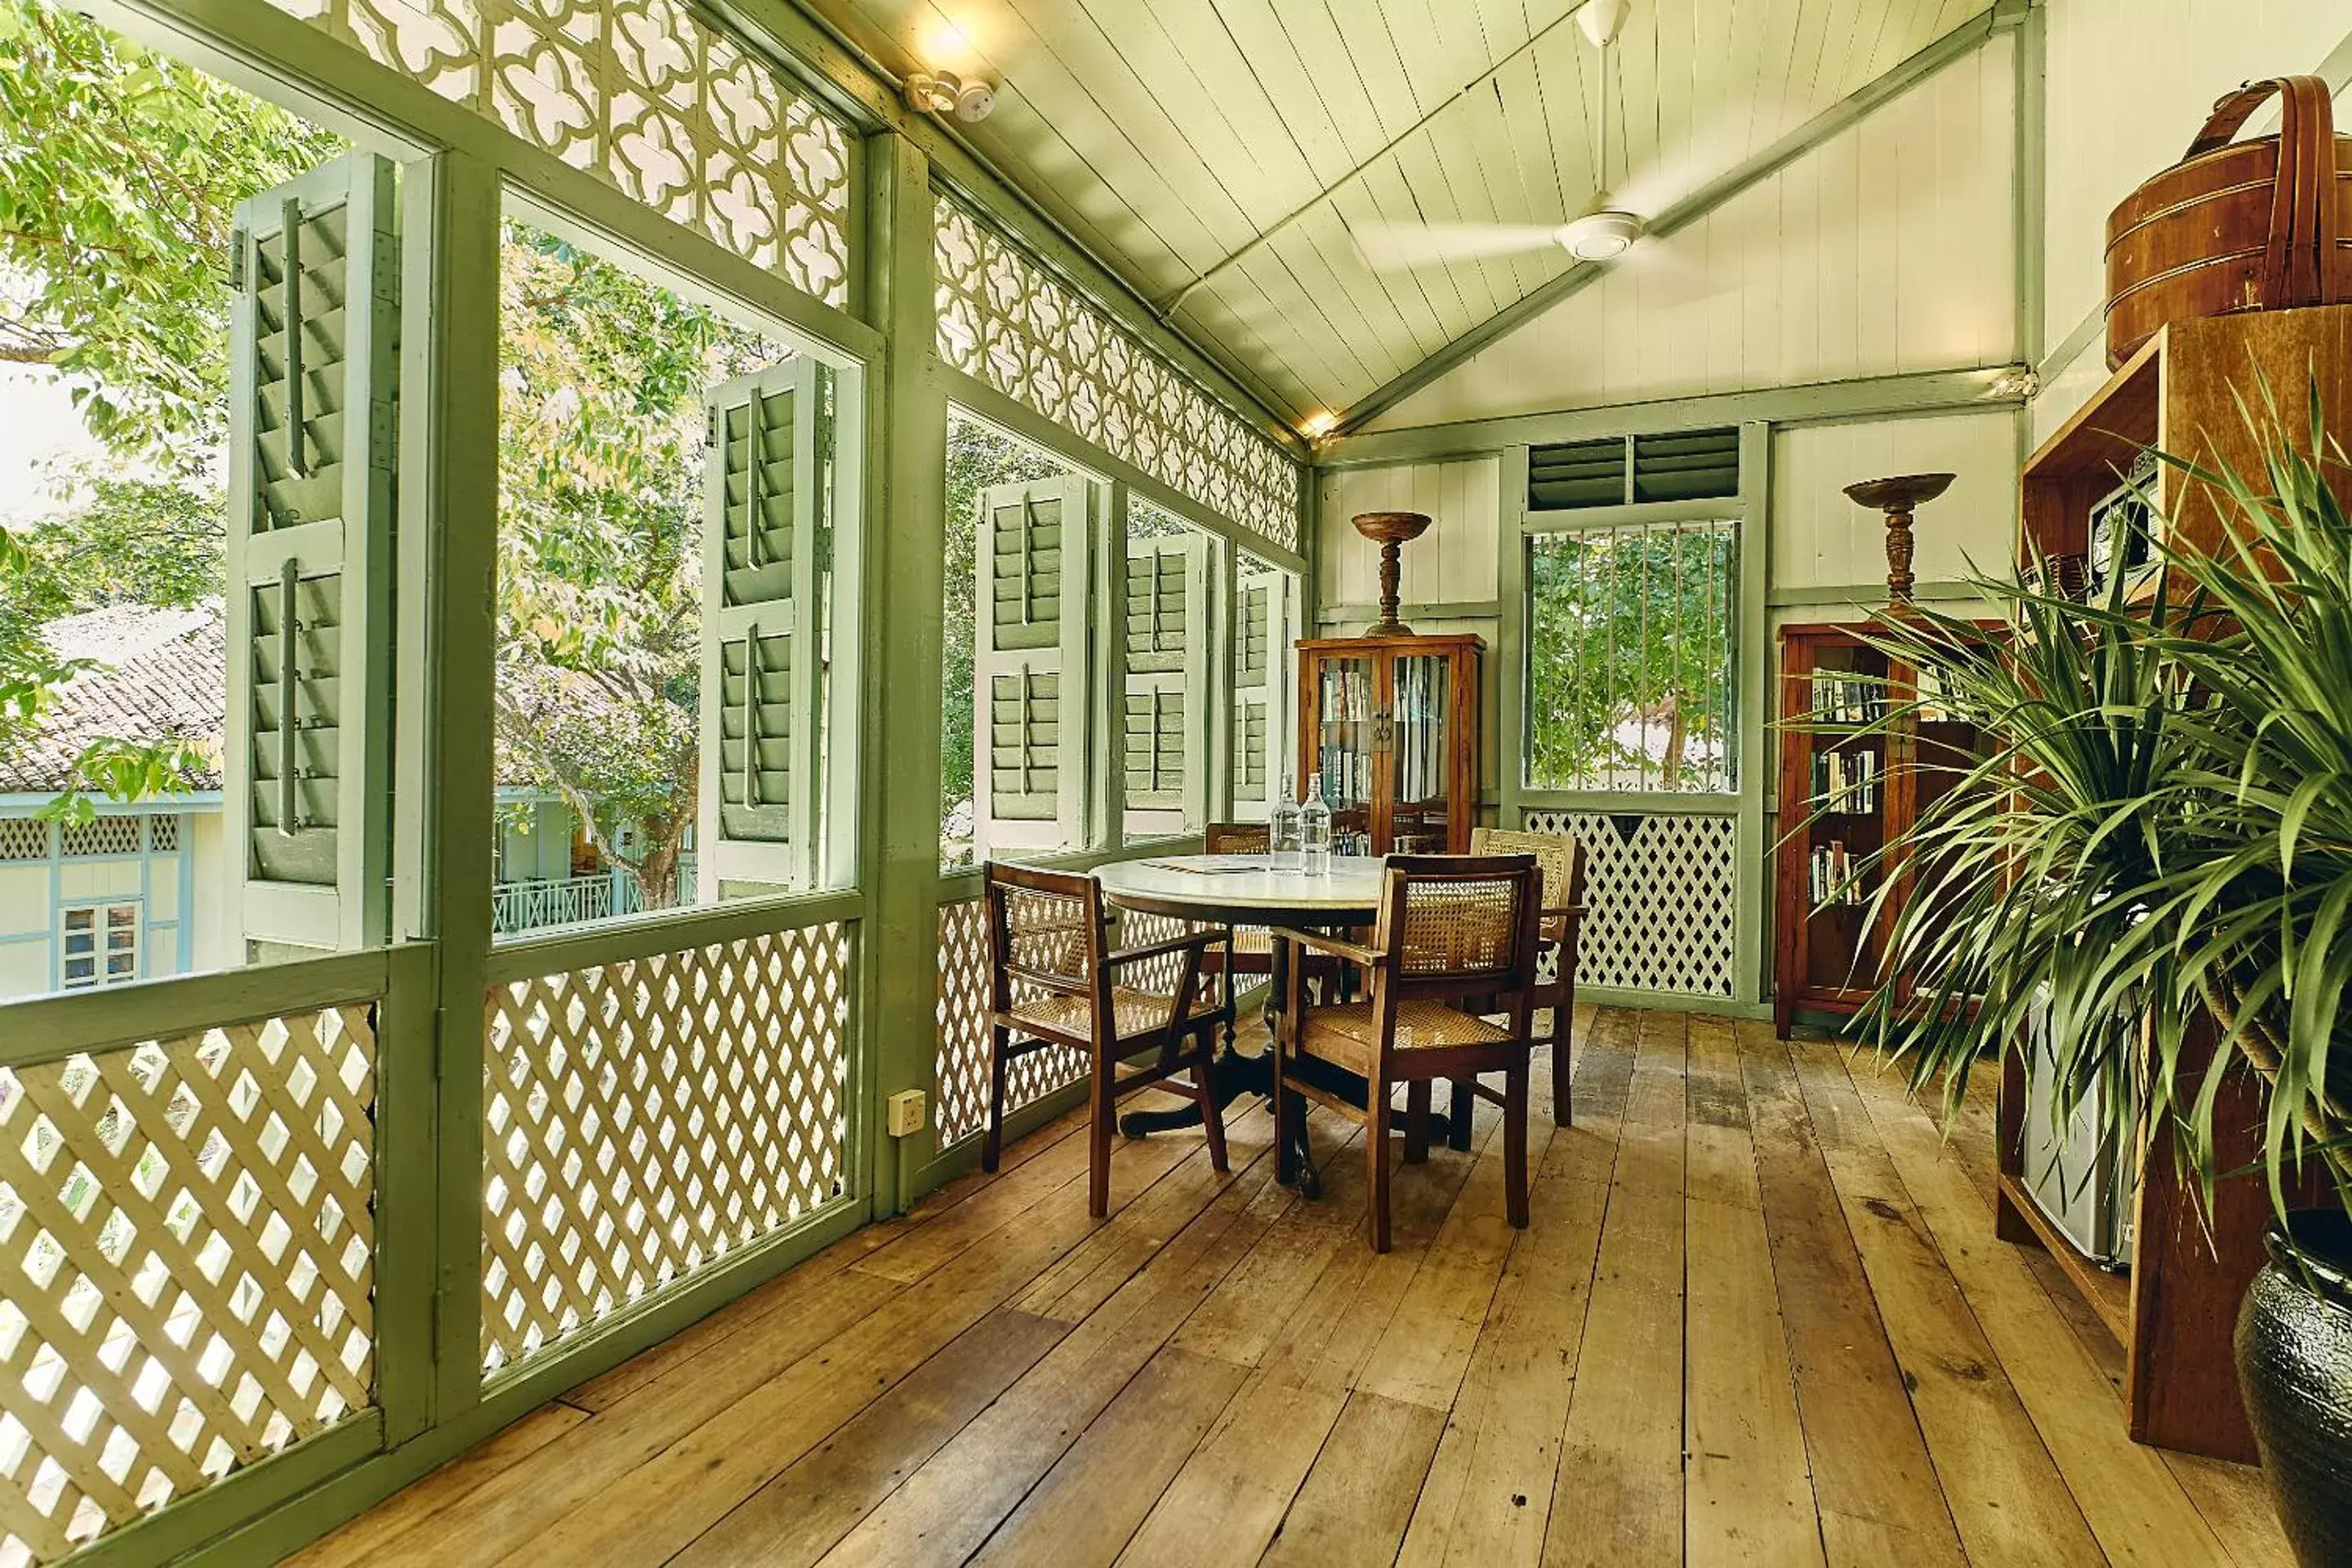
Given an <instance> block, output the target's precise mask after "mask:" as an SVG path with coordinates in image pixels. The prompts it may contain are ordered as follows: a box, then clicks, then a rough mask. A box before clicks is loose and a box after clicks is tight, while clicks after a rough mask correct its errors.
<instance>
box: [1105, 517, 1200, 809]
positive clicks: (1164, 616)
mask: <svg viewBox="0 0 2352 1568" xmlns="http://www.w3.org/2000/svg"><path fill="white" fill-rule="evenodd" d="M1208 577H1209V541H1208V540H1207V539H1206V538H1205V537H1204V536H1202V535H1201V534H1197V533H1192V532H1185V533H1181V534H1163V535H1158V536H1154V537H1150V538H1145V539H1130V540H1129V541H1128V546H1127V584H1126V600H1127V604H1126V617H1125V627H1126V632H1125V636H1126V639H1127V646H1126V648H1125V650H1124V651H1125V655H1126V667H1127V678H1126V679H1127V686H1126V690H1125V692H1124V693H1123V702H1122V715H1123V730H1124V734H1123V736H1122V745H1121V756H1122V762H1123V765H1124V768H1125V772H1126V785H1127V809H1128V811H1129V812H1130V813H1133V812H1137V811H1150V812H1175V813H1180V814H1181V815H1180V816H1175V817H1171V818H1169V819H1167V820H1164V821H1156V822H1155V821H1149V820H1147V821H1145V822H1142V823H1137V822H1133V821H1130V822H1129V825H1128V827H1129V832H1136V831H1144V832H1149V831H1152V830H1155V829H1157V830H1160V831H1165V832H1169V833H1181V832H1182V831H1183V830H1184V828H1185V827H1186V826H1195V825H1197V824H1198V823H1199V822H1200V821H1201V820H1202V817H1203V816H1205V812H1204V810H1203V809H1202V805H1203V803H1202V800H1198V799H1195V796H1196V795H1199V794H1200V792H1201V786H1202V784H1205V783H1206V779H1207V773H1208V749H1207V746H1206V744H1205V741H1204V738H1203V737H1202V736H1201V735H1198V734H1196V733H1195V726H1193V725H1192V724H1190V723H1188V722H1187V721H1186V706H1187V701H1188V700H1197V696H1196V694H1205V693H1206V692H1207V691H1208V689H1209V687H1208V673H1209V668H1208V658H1207V656H1208V654H1209V651H1210V649H1209V642H1210V639H1209V638H1208V637H1205V636H1203V635H1202V633H1203V631H1204V630H1205V629H1206V627H1207V626H1208V605H1209V581H1208Z"/></svg>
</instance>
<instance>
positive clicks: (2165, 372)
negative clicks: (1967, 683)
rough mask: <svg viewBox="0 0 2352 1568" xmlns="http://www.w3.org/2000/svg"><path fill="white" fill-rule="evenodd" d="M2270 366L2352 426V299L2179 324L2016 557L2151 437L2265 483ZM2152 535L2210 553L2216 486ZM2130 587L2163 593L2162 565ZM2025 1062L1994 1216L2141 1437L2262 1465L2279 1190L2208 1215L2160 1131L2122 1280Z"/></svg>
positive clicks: (2029, 510)
mask: <svg viewBox="0 0 2352 1568" xmlns="http://www.w3.org/2000/svg"><path fill="white" fill-rule="evenodd" d="M2264 378H2266V379H2267V380H2268V382H2269V384H2270V390H2271V393H2272V395H2273V396H2274V397H2275V398H2276V399H2277V401H2278V405H2279V407H2280V410H2281V415H2282V417H2283V421H2284V424H2285V426H2286V427H2287V429H2288V430H2289V431H2290V432H2295V433H2299V434H2301V435H2303V436H2304V437H2305V439H2307V438H2308V431H2309V428H2310V425H2309V415H2308V411H2309V398H2310V395H2311V392H2312V388H2313V386H2314V384H2316V386H2317V389H2318V394H2319V396H2320V400H2321V404H2322V406H2323V408H2324V410H2325V411H2326V416H2327V418H2328V421H2329V423H2330V425H2331V426H2333V427H2334V428H2336V430H2339V431H2340V430H2343V429H2345V428H2347V422H2352V306H2347V305H2323V306H2315V307H2313V308H2311V309H2308V310H2270V311H2262V312H2257V313H2252V314H2246V315H2237V316H2220V317H2213V318H2210V319H2206V320H2197V321H2176V322H2173V323H2172V324H2171V325H2169V326H2167V327H2166V328H2164V329H2163V330H2162V331H2159V332H2158V333H2157V335H2156V336H2155V337H2153V338H2151V339H2150V340H2148V342H2147V343H2146V344H2145V345H2143V346H2142V347H2141V348H2140V350H2139V352H2137V353H2135V354H2133V355H2132V356H2131V358H2130V359H2128V360H2126V362H2125V363H2123V364H2122V366H2120V367H2119V368H2118V369H2117V370H2116V373H2115V374H2113V375H2111V376H2109V377H2108V378H2107V381H2106V383H2105V385H2103V386H2102V387H2101V388H2100V389H2099V390H2098V392H2097V393H2095V395H2093V396H2092V397H2091V398H2090V400H2089V401H2088V402H2086V403H2085V404H2084V405H2083V406H2082V407H2081V408H2080V409H2079V410H2077V411H2076V412H2075V414H2074V416H2073V417H2072V418H2070V419H2068V420H2067V421H2066V422H2065V423H2064V424H2063V425H2062V426H2059V427H2058V428H2057V429H2056V430H2055V431H2053V432H2052V434H2051V436H2050V438H2049V439H2048V440H2046V441H2044V442H2043V443H2042V446H2041V447H2040V448H2039V449H2037V450H2036V451H2035V452H2034V454H2033V456H2032V458H2028V459H2027V461H2026V465H2025V468H2024V471H2023V473H2022V474H2021V476H2020V484H2019V507H2018V520H2019V521H2018V539H2017V561H2018V565H2019V567H2020V569H2021V570H2022V569H2024V568H2026V567H2027V566H2029V565H2030V564H2031V563H2032V559H2033V557H2034V556H2035V555H2036V554H2037V553H2038V554H2039V555H2041V556H2042V557H2044V558H2053V559H2054V558H2060V557H2067V556H2074V557H2083V556H2085V555H2086V554H2087V552H2089V549H2090V542H2091V541H2090V532H2091V511H2092V509H2093V508H2094V507H2095V505H2096V504H2097V503H2098V502H2099V500H2101V498H2103V497H2105V496H2106V495H2109V494H2110V493H2112V492H2113V491H2114V490H2115V489H2116V486H2117V485H2118V484H2119V483H2121V482H2122V479H2123V476H2125V475H2126V474H2127V473H2128V472H2129V471H2130V469H2131V468H2132V466H2133V465H2134V464H2135V463H2136V462H2137V461H2138V460H2139V458H2140V457H2141V455H2142V454H2143V453H2145V452H2147V450H2149V449H2150V448H2151V447H2153V448H2155V449H2157V450H2159V451H2162V452H2165V453H2168V454H2170V455H2172V456H2174V457H2178V458H2186V459H2189V460H2190V461H2193V462H2195V463H2197V464H2198V465H2200V467H2203V468H2209V469H2218V468H2221V467H2224V466H2226V467H2228V468H2232V469H2234V470H2236V471H2237V472H2239V473H2240V474H2242V475H2243V476H2245V477H2247V478H2248V479H2252V480H2253V481H2255V483H2256V484H2257V487H2258V488H2266V487H2264V486H2263V484H2262V480H2263V474H2264V470H2263V466H2262V454H2261V451H2260V448H2259V447H2258V445H2257V441H2256V438H2255V436H2254V434H2253V432H2252V431H2251V430H2249V429H2248V427H2247V424H2246V419H2245V415H2244V413H2243V412H2242V407H2241V399H2242V400H2243V403H2244V405H2247V406H2251V407H2253V408H2256V409H2259V408H2260V407H2261V400H2262V392H2261V381H2262V380H2263V379H2264ZM2330 479H2331V488H2333V489H2335V490H2336V494H2337V495H2338V497H2339V498H2347V497H2352V472H2347V471H2346V470H2345V469H2343V468H2341V467H2340V466H2335V465H2331V466H2330ZM2154 500H2155V507H2154V512H2155V519H2154V524H2153V526H2154V529H2155V531H2157V532H2158V536H2159V537H2161V538H2166V539H2170V540H2173V541H2177V542H2183V543H2188V544H2192V545H2196V546H2200V547H2205V548H2210V547H2211V546H2213V545H2215V544H2218V543H2220V542H2221V527H2222V521H2221V513H2220V511H2219V510H2218V509H2217V508H2216V506H2215V504H2214V500H2213V498H2212V496H2211V495H2210V492H2209V490H2208V488H2207V487H2206V486H2204V485H2202V484H2200V483H2199V482H2197V481H2196V480H2195V479H2193V478H2192V477H2191V476H2189V475H2188V474H2185V473H2183V472H2181V471H2180V470H2179V468H2174V467H2171V466H2169V465H2161V464H2160V465H2159V466H2158V468H2157V471H2156V476H2155V480H2154ZM2160 571H2161V568H2158V570H2157V571H2156V572H2150V573H2148V574H2144V575H2143V576H2141V577H2139V578H2137V579H2136V580H2135V581H2134V582H2133V583H2132V584H2130V587H2131V591H2132V595H2133V596H2134V597H2136V598H2137V599H2138V600H2140V601H2141V602H2146V601H2147V599H2148V598H2150V597H2152V596H2153V595H2154V593H2155V590H2156V587H2157V585H2158V573H2160ZM2213 1047H2214V1035H2213V1030H2212V1026H2211V1024H2210V1021H2209V1020H2205V1019H2202V1018H2199V1019H2194V1020H2191V1024H2190V1037H2189V1040H2188V1042H2187V1043H2186V1044H2185V1046H2184V1048H2183V1058H2184V1059H2183V1064H2182V1077H2183V1079H2184V1082H2185V1084H2186V1085H2187V1086H2188V1088H2187V1089H2186V1090H2185V1092H2190V1093H2193V1092H2194V1091H2195V1086H2196V1084H2197V1082H2198V1080H2199V1079H2200V1078H2201V1077H2202V1075H2203V1071H2204V1070H2205V1064H2206V1063H2207V1062H2209V1061H2210V1058H2211V1057H2212V1054H2213ZM2217 1093H2218V1100H2217V1103H2216V1108H2215V1110H2214V1116H2213V1124H2214V1127H2215V1129H2216V1135H2217V1139H2218V1141H2219V1143H2220V1147H2218V1148H2217V1149H2216V1151H2215V1154H2216V1157H2217V1159H2218V1161H2219V1163H2220V1165H2221V1168H2222V1169H2224V1170H2230V1169H2241V1168H2243V1167H2245V1166H2247V1165H2249V1164H2252V1163H2254V1162H2255V1161H2256V1160H2257V1159H2258V1158H2259V1155H2260V1145H2259V1137H2258V1133H2257V1132H2256V1131H2255V1129H2257V1128H2258V1127H2259V1125H2260V1121H2261V1116H2260V1104H2261V1096H2260V1093H2259V1092H2258V1088H2257V1086H2256V1085H2255V1084H2254V1083H2252V1081H2250V1080H2249V1079H2247V1078H2246V1077H2245V1075H2244V1074H2243V1073H2242V1072H2240V1073H2237V1074H2233V1075H2231V1078H2230V1079H2227V1080H2225V1081H2224V1082H2223V1083H2222V1085H2221V1087H2220V1089H2219V1090H2218V1091H2217ZM2024 1107H2025V1061H2024V1056H2023V1054H2022V1052H2021V1051H2020V1050H2016V1049H2012V1050H2011V1051H2010V1052H2009V1053H2008V1055H2007V1058H2006V1059H2005V1060H2004V1062H2003V1063H2002V1070H2001V1097H2000V1117H1999V1129H2000V1131H1999V1134H1998V1136H1999V1139H2000V1148H1999V1150H1998V1153H1999V1157H2000V1187H1999V1191H1998V1194H1997V1195H1996V1197H1995V1199H1994V1216H1993V1217H1994V1228H1995V1230H1996V1232H1997V1233H1998V1234H1999V1235H2000V1237H2002V1238H2003V1239H2005V1240H2009V1241H2016V1242H2024V1243H2029V1244H2032V1245H2036V1246H2041V1247H2047V1248H2049V1250H2050V1251H2051V1253H2052V1254H2053V1256H2054V1257H2055V1258H2057V1260H2058V1261H2059V1263H2060V1264H2061V1265H2062V1267H2063V1268H2064V1269H2065V1271H2066V1273H2067V1274H2068V1275H2069V1277H2070V1278H2072V1279H2074V1281H2075V1283H2076V1285H2077V1286H2078V1287H2079V1288H2080V1289H2081V1290H2082V1292H2083V1294H2084V1297H2085V1299H2086V1300H2089V1302H2090V1303H2091V1305H2092V1307H2093V1308H2094V1309H2095V1310H2096V1311H2097V1312H2098V1315H2099V1316H2100V1317H2101V1319H2103V1320H2104V1321H2106V1322H2107V1323H2108V1324H2109V1325H2110V1326H2111V1327H2113V1328H2114V1329H2115V1331H2116V1337H2117V1338H2118V1339H2119V1340H2120V1341H2121V1342H2122V1343H2123V1345H2124V1349H2125V1352H2126V1375H2125V1386H2124V1399H2125V1408H2126V1416H2127V1419H2128V1423H2129V1427H2130V1431H2131V1435H2132V1436H2134V1437H2135V1438H2137V1439H2138V1440H2139V1441H2141V1442H2145V1443H2152V1444H2155V1445H2158V1447H2168V1448H2181V1449H2187V1450H2189V1451H2190V1452H2192V1453H2199V1454H2207V1455H2211V1456H2213V1457H2215V1458H2225V1459H2234V1460H2240V1461H2244V1462H2252V1460H2253V1459H2254V1458H2255V1455H2254V1446H2253V1436H2252V1431H2251V1429H2250V1428H2249V1427H2248V1426H2247V1425H2246V1416H2245V1410H2244V1406H2243V1405H2242V1403H2241V1402H2240V1399H2239V1395H2238V1381H2237V1372H2236V1366H2235V1363H2234V1361H2233V1359H2232V1355H2231V1331H2232V1329H2233V1327H2234V1325H2235V1323H2236V1321H2237V1312H2238V1303H2239V1301H2240V1300H2242V1298H2243V1296H2244V1294H2245V1290H2246V1286H2247V1284H2248V1282H2249V1281H2250V1280H2252V1278H2253V1276H2254V1273H2255V1271H2256V1270H2257V1269H2259V1268H2261V1267H2262V1264H2263V1232H2264V1231H2265V1230H2266V1229H2267V1228H2268V1226H2269V1223H2270V1217H2271V1214H2270V1201H2269V1197H2268V1194H2266V1193H2265V1192H2264V1191H2263V1187H2262V1184H2261V1181H2260V1178H2259V1177H2238V1178H2234V1179H2229V1180H2224V1181H2222V1182H2221V1183H2220V1184H2219V1185H2218V1187H2217V1190H2216V1193H2215V1195H2214V1201H2213V1208H2212V1213H2211V1215H2210V1233H2209V1230H2208V1227H2207V1225H2206V1216H2204V1215H2200V1211H2199V1207H2198V1203H2197V1198H2196V1194H2195V1193H2194V1192H2193V1191H2192V1190H2191V1187H2190V1184H2189V1177H2188V1176H2187V1174H2186V1173H2182V1172H2181V1171H2179V1169H2177V1168H2176V1164H2175V1161H2174V1157H2173V1148H2172V1143H2171V1140H2170V1139H2169V1138H2168V1137H2156V1138H2147V1139H2145V1141H2144V1142H2143V1145H2142V1148H2141V1150H2140V1157H2139V1169H2140V1177H2139V1182H2138V1185H2137V1192H2136V1194H2135V1196H2134V1206H2133V1253H2132V1267H2131V1268H2130V1270H2129V1271H2128V1273H2126V1274H2120V1275H2118V1274H2110V1273H2106V1272H2105V1271H2103V1270H2100V1269H2098V1268H2095V1267H2094V1266H2093V1265H2092V1264H2091V1263H2090V1262H2089V1261H2088V1260H2087V1259H2085V1258H2083V1257H2082V1256H2081V1255H2080V1254H2079V1253H2077V1252H2076V1251H2075V1250H2074V1247H2073V1246H2072V1245H2071V1244H2070V1243H2069V1242H2068V1241H2067V1239H2066V1237H2065V1236H2064V1235H2063V1232H2061V1231H2060V1230H2059V1229H2058V1228H2057V1227H2056V1226H2053V1225H2052V1224H2051V1223H2050V1222H2049V1221H2048V1219H2047V1218H2045V1217H2044V1216H2043V1215H2042V1212H2041V1210H2040V1209H2039V1208H2038V1207H2036V1205H2034V1202H2033V1199H2032V1195H2031V1194H2030V1192H2029V1191H2028V1188H2027V1184H2026V1181H2025V1156H2024V1151H2023V1131H2024V1115H2025V1110H2024Z"/></svg>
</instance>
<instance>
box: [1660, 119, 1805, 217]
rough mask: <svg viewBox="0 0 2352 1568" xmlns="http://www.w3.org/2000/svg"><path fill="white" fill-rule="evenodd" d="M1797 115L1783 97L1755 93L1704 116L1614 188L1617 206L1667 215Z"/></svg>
mask: <svg viewBox="0 0 2352 1568" xmlns="http://www.w3.org/2000/svg"><path fill="white" fill-rule="evenodd" d="M1797 118H1798V117H1797V115H1796V111H1795V110H1794V108H1793V107H1792V106H1791V104H1790V100H1789V99H1788V98H1787V97H1786V95H1783V94H1778V93H1769V92H1767V93H1759V94H1756V95H1754V96H1753V97H1751V98H1748V99H1746V100H1740V101H1738V102H1737V103H1734V104H1731V105H1729V106H1727V107H1726V108H1724V109H1722V110H1717V112H1716V113H1714V114H1712V115H1710V116H1709V117H1708V118H1707V121H1706V123H1705V124H1704V125H1701V126H1700V127H1699V128H1698V129H1696V131H1694V132H1691V133H1690V135H1688V136H1686V137H1685V138H1684V139H1683V140H1682V142H1680V143H1679V144H1678V145H1676V146H1675V147H1672V148H1662V149H1660V150H1659V151H1658V153H1657V154H1656V155H1655V156H1654V157H1653V158H1652V159H1651V160H1650V162H1649V163H1647V164H1645V165H1644V166H1643V167H1642V168H1640V169H1637V170H1634V171H1633V172H1632V173H1630V174H1627V175H1626V176H1625V178H1624V180H1623V181H1622V183H1621V184H1619V185H1618V187H1617V205H1620V206H1622V207H1624V208H1625V209H1626V210H1627V211H1629V212H1637V213H1640V214H1641V215H1642V216H1643V217H1645V218H1656V217H1659V216H1662V215H1664V214H1665V213H1667V212H1669V211H1671V210H1672V209H1673V208H1674V206H1675V204H1676V203H1678V202H1681V201H1683V200H1684V199H1685V198H1686V197H1688V196H1690V195H1693V194H1694V193H1696V192H1697V191H1698V190H1700V189H1701V188H1703V187H1704V186H1705V185H1706V183H1707V182H1708V181H1709V180H1712V179H1714V178H1715V177H1716V176H1717V174H1722V173H1723V172H1724V171H1725V170H1727V169H1731V168H1734V167H1736V166H1738V163H1740V161H1741V160H1742V159H1744V158H1746V157H1747V156H1748V154H1749V153H1752V152H1754V151H1755V150H1756V149H1758V148H1759V147H1764V146H1768V145H1769V144H1770V143H1771V142H1773V141H1774V140H1775V139H1776V138H1778V137H1779V136H1780V134H1781V133H1782V132H1784V131H1787V130H1788V129H1790V127H1791V126H1793V125H1794V124H1795V123H1796V121H1797Z"/></svg>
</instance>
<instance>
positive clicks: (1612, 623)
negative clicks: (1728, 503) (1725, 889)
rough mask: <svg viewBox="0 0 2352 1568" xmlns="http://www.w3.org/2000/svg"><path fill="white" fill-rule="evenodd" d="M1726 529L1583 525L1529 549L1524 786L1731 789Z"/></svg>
mask: <svg viewBox="0 0 2352 1568" xmlns="http://www.w3.org/2000/svg"><path fill="white" fill-rule="evenodd" d="M1735 546H1736V531H1735V529H1734V526H1733V525H1732V524H1730V523H1727V522H1699V523H1661V524H1655V525H1641V526H1633V527H1618V528H1591V529H1585V530H1580V531H1573V532H1562V533H1550V534H1545V535H1542V536H1540V537H1538V538H1537V539H1536V540H1535V541H1534V542H1532V543H1531V544H1530V546H1529V548H1528V712H1527V784H1528V787H1529V788H1531V789H1546V790H1603V791H1615V790H1699V791H1707V792H1713V793H1722V792H1727V791H1729V790H1731V789H1733V788H1734V787H1735V781H1734V778H1733V774H1732V761H1733V759H1732V755H1731V750H1730V748H1731V743H1732V742H1731V736H1732V731H1731V723H1730V718H1731V704H1732V698H1733V686H1732V647H1733V643H1732V603H1733V598H1734V595H1735V594H1736V592H1737V577H1736V567H1735V562H1736V557H1737V552H1736V548H1735Z"/></svg>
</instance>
